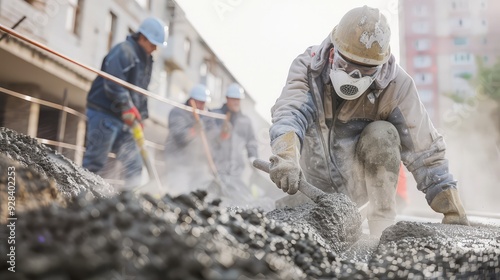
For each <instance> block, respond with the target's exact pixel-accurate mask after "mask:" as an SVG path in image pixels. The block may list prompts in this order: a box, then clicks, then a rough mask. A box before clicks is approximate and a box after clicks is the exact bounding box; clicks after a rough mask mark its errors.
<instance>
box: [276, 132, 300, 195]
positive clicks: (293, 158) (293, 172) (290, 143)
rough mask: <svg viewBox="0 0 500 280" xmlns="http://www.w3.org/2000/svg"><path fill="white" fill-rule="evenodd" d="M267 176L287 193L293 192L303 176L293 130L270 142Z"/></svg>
mask: <svg viewBox="0 0 500 280" xmlns="http://www.w3.org/2000/svg"><path fill="white" fill-rule="evenodd" d="M271 150H272V153H273V155H272V156H271V157H270V159H269V160H270V161H271V166H270V169H269V176H270V177H271V180H272V181H273V182H274V183H275V184H276V186H277V187H278V188H280V189H281V190H283V191H284V192H286V193H288V194H295V193H296V192H297V190H298V189H299V183H300V180H301V178H302V176H303V174H302V169H301V168H300V165H299V158H300V140H299V137H298V136H297V134H295V132H293V131H290V132H287V133H285V134H283V135H281V136H279V137H278V138H276V139H275V140H274V141H273V143H272V144H271Z"/></svg>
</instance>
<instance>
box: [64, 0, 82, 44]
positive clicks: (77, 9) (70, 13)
mask: <svg viewBox="0 0 500 280" xmlns="http://www.w3.org/2000/svg"><path fill="white" fill-rule="evenodd" d="M82 2H83V0H68V10H67V11H66V30H68V31H69V32H71V33H73V34H75V35H77V36H79V35H80V19H81V10H82Z"/></svg>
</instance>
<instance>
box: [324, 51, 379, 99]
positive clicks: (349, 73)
mask: <svg viewBox="0 0 500 280" xmlns="http://www.w3.org/2000/svg"><path fill="white" fill-rule="evenodd" d="M380 69H382V65H378V66H371V67H370V66H363V65H359V64H355V63H352V62H349V61H347V60H345V59H344V58H343V57H342V56H340V54H339V53H338V51H337V50H335V53H334V55H333V63H332V69H331V70H330V80H332V84H333V88H334V89H335V92H337V94H338V95H339V96H340V97H341V98H343V99H345V100H354V99H356V98H358V97H360V96H361V95H362V94H363V93H364V92H365V91H366V90H367V89H368V87H370V85H371V84H372V83H373V81H375V79H376V77H377V74H378V73H379V72H380Z"/></svg>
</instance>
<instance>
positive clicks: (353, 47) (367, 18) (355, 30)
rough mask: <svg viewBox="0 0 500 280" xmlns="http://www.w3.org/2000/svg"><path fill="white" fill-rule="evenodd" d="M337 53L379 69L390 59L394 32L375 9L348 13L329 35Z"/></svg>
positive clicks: (364, 7) (366, 7)
mask: <svg viewBox="0 0 500 280" xmlns="http://www.w3.org/2000/svg"><path fill="white" fill-rule="evenodd" d="M330 39H331V41H332V43H333V46H334V47H335V49H336V50H338V51H339V52H340V54H342V55H343V56H344V57H346V58H348V59H350V60H353V61H355V62H358V63H361V64H365V65H380V64H384V63H385V62H387V60H389V58H390V56H391V47H390V46H389V41H390V40H391V28H390V27H389V23H388V22H387V19H386V18H385V16H384V15H383V14H382V13H381V12H380V11H379V10H378V9H375V8H370V7H368V6H363V7H360V8H354V9H352V10H350V11H349V12H347V13H346V14H345V15H344V16H343V17H342V19H341V20H340V22H339V24H338V25H337V26H336V27H335V28H334V29H333V31H332V32H331V34H330Z"/></svg>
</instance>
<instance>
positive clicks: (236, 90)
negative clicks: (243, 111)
mask: <svg viewBox="0 0 500 280" xmlns="http://www.w3.org/2000/svg"><path fill="white" fill-rule="evenodd" d="M226 97H229V98H236V99H243V98H245V93H244V90H243V88H242V87H241V86H240V85H239V84H236V83H233V84H230V85H229V87H227V90H226Z"/></svg>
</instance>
